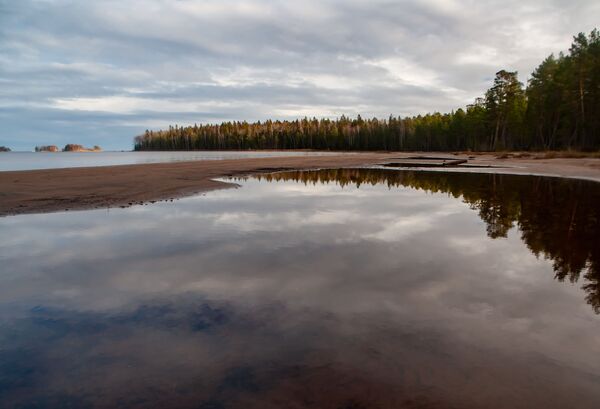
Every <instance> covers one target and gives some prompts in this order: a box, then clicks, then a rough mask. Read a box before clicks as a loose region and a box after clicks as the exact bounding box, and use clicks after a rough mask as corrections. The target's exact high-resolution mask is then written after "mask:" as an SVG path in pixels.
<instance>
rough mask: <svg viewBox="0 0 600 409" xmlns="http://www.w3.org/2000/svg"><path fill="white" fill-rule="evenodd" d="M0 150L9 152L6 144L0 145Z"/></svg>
mask: <svg viewBox="0 0 600 409" xmlns="http://www.w3.org/2000/svg"><path fill="white" fill-rule="evenodd" d="M0 152H10V148H7V147H6V146H0Z"/></svg>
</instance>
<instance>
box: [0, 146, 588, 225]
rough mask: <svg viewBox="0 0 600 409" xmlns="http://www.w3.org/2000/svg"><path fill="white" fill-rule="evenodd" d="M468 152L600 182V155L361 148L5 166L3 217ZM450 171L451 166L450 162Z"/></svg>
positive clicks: (516, 167) (508, 166) (0, 176)
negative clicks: (243, 179)
mask: <svg viewBox="0 0 600 409" xmlns="http://www.w3.org/2000/svg"><path fill="white" fill-rule="evenodd" d="M419 154H421V155H429V156H432V155H436V156H447V157H452V158H468V157H470V158H471V159H470V160H469V163H470V164H473V165H480V166H495V167H494V168H470V169H462V168H458V169H456V170H459V171H468V172H485V173H502V174H535V175H542V176H559V177H568V178H579V179H586V180H592V181H597V182H600V158H548V159H533V158H531V157H510V156H509V155H506V158H502V156H498V155H496V154H469V155H467V154H465V155H462V154H461V155H452V154H449V153H432V152H427V153H419V152H391V153H355V154H353V155H347V154H346V155H345V154H340V155H330V156H282V157H269V158H245V159H226V160H200V161H188V162H167V163H150V164H136V165H117V166H100V167H78V168H62V169H43V170H24V171H4V172H0V216H8V215H17V214H30V213H46V212H55V211H65V210H83V209H94V208H107V207H123V206H125V207H126V206H131V205H134V204H141V203H148V202H154V201H159V200H170V199H174V198H178V197H183V196H189V195H193V194H197V193H201V192H207V191H210V190H214V189H222V188H227V187H232V186H234V185H233V184H231V183H225V182H220V181H216V180H214V179H216V178H222V177H227V176H237V175H244V174H252V173H265V172H272V171H278V170H294V169H314V168H340V167H356V166H370V165H377V164H383V163H389V162H394V160H402V159H406V158H408V157H410V156H415V155H419ZM443 170H446V168H444V169H443Z"/></svg>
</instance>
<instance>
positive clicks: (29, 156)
mask: <svg viewBox="0 0 600 409" xmlns="http://www.w3.org/2000/svg"><path fill="white" fill-rule="evenodd" d="M334 154H335V153H333V152H313V151H185V152H179V151H170V152H109V151H106V152H2V153H0V171H7V170H33V169H56V168H80V167H87V166H113V165H134V164H141V163H160V162H181V161H195V160H223V159H245V158H272V157H282V156H315V155H334Z"/></svg>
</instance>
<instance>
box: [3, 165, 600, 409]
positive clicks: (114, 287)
mask: <svg viewBox="0 0 600 409" xmlns="http://www.w3.org/2000/svg"><path fill="white" fill-rule="evenodd" d="M236 182H237V183H238V184H240V187H239V188H237V189H228V190H221V191H215V192H211V193H208V194H205V195H203V196H196V197H191V198H186V199H182V200H179V201H176V202H173V203H170V202H169V203H157V204H154V205H149V206H134V207H131V208H127V209H110V210H95V211H82V212H69V213H56V214H48V215H25V216H13V217H6V218H2V219H0V265H1V266H2V268H1V271H0V407H3V408H5V407H7V408H12V407H19V408H21V407H27V408H34V407H35V408H51V407H60V408H63V407H70V408H79V407H82V408H85V407H101V408H104V407H105V408H114V407H135V408H149V407H173V408H203V409H209V408H210V409H218V408H332V409H343V408H344V409H350V408H352V409H358V408H430V407H431V408H483V407H485V408H538V407H539V408H567V407H568V408H598V407H600V315H598V314H597V313H598V312H599V311H600V206H598V203H599V201H600V185H599V184H595V183H593V182H584V181H575V180H564V179H553V178H542V177H525V176H508V175H504V176H502V175H478V174H460V173H450V174H448V173H440V172H411V171H395V170H383V169H381V170H380V169H361V170H324V171H304V172H291V173H278V174H273V175H268V176H263V177H260V178H248V179H240V180H236Z"/></svg>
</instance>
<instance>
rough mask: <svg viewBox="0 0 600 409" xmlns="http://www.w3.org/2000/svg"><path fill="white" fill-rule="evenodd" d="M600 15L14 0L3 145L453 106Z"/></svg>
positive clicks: (538, 5) (562, 8) (471, 4)
mask: <svg viewBox="0 0 600 409" xmlns="http://www.w3.org/2000/svg"><path fill="white" fill-rule="evenodd" d="M599 13H600V5H598V4H597V2H594V1H587V0H586V1H579V2H577V4H574V3H573V2H567V1H564V0H554V1H530V2H527V4H523V2H520V1H517V0H508V1H504V2H497V1H489V0H488V1H477V2H476V1H466V2H457V1H451V0H447V1H443V0H427V1H420V2H410V1H389V0H379V1H356V0H352V1H334V0H329V1H316V0H307V1H304V2H302V3H294V2H271V1H266V0H262V1H261V0H254V1H234V0H227V1H222V0H220V1H192V0H181V1H166V0H153V1H140V0H131V1H110V0H109V1H104V2H77V1H73V0H43V1H42V0H22V1H19V2H13V1H8V0H0V118H2V123H3V127H2V130H0V144H2V145H10V146H11V147H12V148H14V149H32V147H33V146H34V145H36V144H42V143H63V142H66V141H69V142H81V143H85V144H99V145H102V146H104V147H105V148H109V149H110V148H112V149H127V148H129V147H130V146H131V140H132V137H133V136H134V135H136V134H138V133H141V132H143V130H144V129H146V128H156V127H160V126H165V125H168V124H169V123H173V124H174V123H178V124H180V125H182V124H183V125H185V124H190V123H194V122H207V121H220V120H223V119H239V120H263V119H266V118H279V119H286V118H296V117H299V116H300V117H301V116H305V115H306V116H317V117H321V116H328V117H335V116H339V115H341V114H347V115H356V114H358V113H360V114H362V115H363V116H373V115H375V116H382V117H387V116H388V115H389V114H396V115H411V114H419V113H425V112H430V111H449V110H452V109H456V108H457V107H460V106H463V105H465V104H466V103H469V102H470V101H471V100H472V99H473V98H475V97H476V96H479V95H481V94H482V92H483V91H484V90H485V88H486V87H487V86H488V85H489V83H490V81H491V78H492V77H493V75H494V73H495V72H496V71H497V70H498V69H501V68H506V69H513V70H518V71H519V72H520V73H521V79H522V80H523V81H525V80H526V78H527V75H528V74H529V73H530V72H531V70H532V69H533V68H534V67H535V66H536V65H537V64H538V63H539V62H541V60H542V59H543V58H544V57H545V56H547V55H548V54H550V53H552V52H555V53H556V52H559V51H561V50H564V49H567V48H568V46H569V44H570V41H571V36H572V35H574V34H576V33H577V32H579V31H590V30H591V29H592V28H593V26H594V23H595V21H594V20H595V19H594V17H595V16H597V15H599ZM82 114H84V115H82ZM90 115H92V116H94V115H95V118H96V119H98V120H95V121H93V123H90V122H88V120H87V119H88V118H89V116H90ZM163 124H164V125H163Z"/></svg>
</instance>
